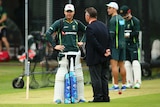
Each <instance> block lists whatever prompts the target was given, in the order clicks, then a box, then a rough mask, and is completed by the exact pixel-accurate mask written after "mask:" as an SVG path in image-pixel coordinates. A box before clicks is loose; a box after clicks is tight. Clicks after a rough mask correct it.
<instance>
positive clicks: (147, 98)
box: [0, 62, 160, 107]
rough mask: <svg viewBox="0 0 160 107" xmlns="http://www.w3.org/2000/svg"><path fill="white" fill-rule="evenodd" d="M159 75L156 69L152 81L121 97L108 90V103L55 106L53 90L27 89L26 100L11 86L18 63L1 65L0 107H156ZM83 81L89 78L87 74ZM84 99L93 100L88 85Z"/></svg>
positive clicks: (19, 69) (19, 70) (20, 68)
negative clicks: (109, 99) (27, 97)
mask: <svg viewBox="0 0 160 107" xmlns="http://www.w3.org/2000/svg"><path fill="white" fill-rule="evenodd" d="M86 69H87V68H85V70H86ZM158 72H159V70H158V69H156V72H153V76H152V78H149V79H146V78H144V79H143V81H142V87H141V89H128V90H126V91H124V92H123V93H122V95H118V92H114V91H110V98H111V102H110V103H80V104H60V105H57V104H54V103H53V94H54V93H53V90H54V88H53V87H46V88H38V89H30V90H29V99H26V89H25V88H23V89H14V88H13V87H12V80H13V79H14V78H15V77H18V76H19V75H20V74H22V73H23V66H22V64H20V63H19V62H8V63H0V107H53V106H55V107H72V106H74V107H82V106H83V107H97V106H100V107H107V106H108V107H159V104H160V102H159V101H160V100H159V96H160V85H159V81H160V78H158V76H157V75H159V74H158ZM85 78H87V79H88V76H87V77H86V74H85ZM25 79H26V77H24V80H25ZM109 85H110V86H111V84H109ZM85 98H86V100H87V101H88V100H92V89H91V85H86V86H85Z"/></svg>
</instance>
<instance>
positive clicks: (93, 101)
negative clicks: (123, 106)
mask: <svg viewBox="0 0 160 107" xmlns="http://www.w3.org/2000/svg"><path fill="white" fill-rule="evenodd" d="M88 102H89V103H95V102H104V101H103V100H92V101H88Z"/></svg>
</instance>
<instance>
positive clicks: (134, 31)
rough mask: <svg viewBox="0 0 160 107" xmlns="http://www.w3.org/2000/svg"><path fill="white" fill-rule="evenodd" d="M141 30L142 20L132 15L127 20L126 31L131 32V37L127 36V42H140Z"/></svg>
mask: <svg viewBox="0 0 160 107" xmlns="http://www.w3.org/2000/svg"><path fill="white" fill-rule="evenodd" d="M139 31H140V21H139V20H138V19H137V18H136V17H134V16H132V18H131V19H130V20H126V21H125V32H128V33H130V37H129V38H126V42H127V43H138V42H139V40H138V35H139Z"/></svg>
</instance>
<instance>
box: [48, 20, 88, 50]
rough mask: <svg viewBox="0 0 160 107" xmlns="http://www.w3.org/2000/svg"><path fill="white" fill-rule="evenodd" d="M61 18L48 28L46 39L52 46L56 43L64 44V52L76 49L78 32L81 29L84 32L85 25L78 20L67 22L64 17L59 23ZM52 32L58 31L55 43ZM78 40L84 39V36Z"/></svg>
mask: <svg viewBox="0 0 160 107" xmlns="http://www.w3.org/2000/svg"><path fill="white" fill-rule="evenodd" d="M61 20H62V19H59V20H56V21H55V22H54V23H53V24H52V25H51V26H50V28H49V29H48V30H47V32H46V37H47V39H48V41H49V42H50V43H51V45H52V46H53V47H55V46H56V45H57V44H61V45H64V46H65V49H64V52H68V51H78V50H79V47H78V45H77V42H78V41H79V37H80V36H79V35H78V32H79V31H81V32H83V33H85V30H86V26H85V25H84V24H83V23H82V22H80V21H78V20H75V19H73V21H72V22H71V23H69V22H67V20H66V19H65V18H63V24H61V23H62V22H61ZM54 32H57V33H58V35H57V36H58V43H55V41H54V39H53V37H52V34H53V33H54ZM80 41H83V42H84V41H85V37H82V39H81V40H80Z"/></svg>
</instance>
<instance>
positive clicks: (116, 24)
mask: <svg viewBox="0 0 160 107" xmlns="http://www.w3.org/2000/svg"><path fill="white" fill-rule="evenodd" d="M124 25H125V21H124V19H123V18H122V17H121V16H120V15H116V16H113V17H111V19H110V21H109V32H110V36H111V39H112V48H124V47H125V38H124Z"/></svg>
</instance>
